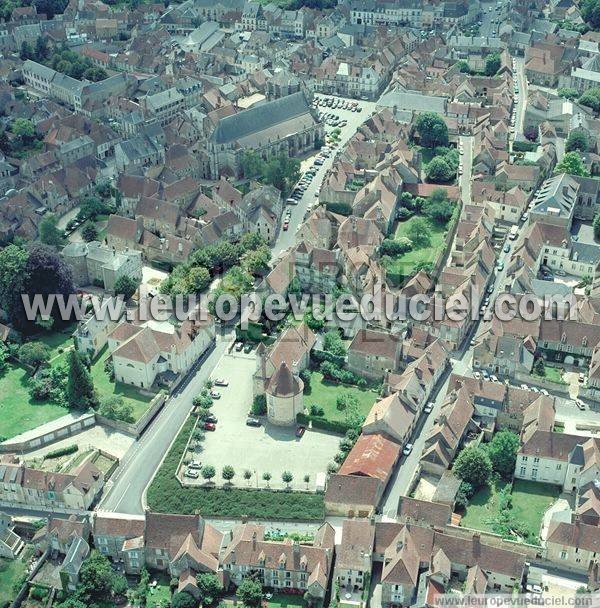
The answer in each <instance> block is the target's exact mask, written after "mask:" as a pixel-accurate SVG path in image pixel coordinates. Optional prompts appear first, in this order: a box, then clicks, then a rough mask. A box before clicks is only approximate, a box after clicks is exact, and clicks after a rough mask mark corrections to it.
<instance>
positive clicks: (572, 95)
mask: <svg viewBox="0 0 600 608" xmlns="http://www.w3.org/2000/svg"><path fill="white" fill-rule="evenodd" d="M557 93H558V94H559V96H560V97H563V98H564V99H569V100H573V99H577V98H578V97H579V91H578V90H577V89H572V88H570V87H560V88H559V89H558V91H557Z"/></svg>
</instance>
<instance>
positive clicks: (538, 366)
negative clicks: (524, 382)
mask: <svg viewBox="0 0 600 608" xmlns="http://www.w3.org/2000/svg"><path fill="white" fill-rule="evenodd" d="M533 371H534V373H535V374H536V376H541V377H544V376H545V375H546V366H545V364H544V359H543V358H542V357H539V358H538V359H536V360H535V363H534V364H533Z"/></svg>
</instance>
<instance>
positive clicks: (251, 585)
mask: <svg viewBox="0 0 600 608" xmlns="http://www.w3.org/2000/svg"><path fill="white" fill-rule="evenodd" d="M262 591H263V590H262V585H261V584H260V582H259V581H256V580H254V579H251V578H245V579H244V580H243V581H242V582H241V583H240V586H239V587H238V588H237V589H236V591H235V594H236V596H237V597H238V598H239V599H240V600H241V601H242V602H243V603H244V606H251V607H254V606H259V605H260V603H261V601H262Z"/></svg>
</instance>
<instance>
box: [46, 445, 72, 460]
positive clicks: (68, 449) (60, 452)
mask: <svg viewBox="0 0 600 608" xmlns="http://www.w3.org/2000/svg"><path fill="white" fill-rule="evenodd" d="M77 450H79V446H78V445H77V444H75V443H74V444H72V445H67V446H65V447H64V448H58V449H57V450H53V451H52V452H48V453H47V454H46V458H47V459H52V458H61V457H62V456H68V455H69V454H74V453H75V452H77Z"/></svg>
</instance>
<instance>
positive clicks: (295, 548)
mask: <svg viewBox="0 0 600 608" xmlns="http://www.w3.org/2000/svg"><path fill="white" fill-rule="evenodd" d="M292 547H293V551H294V557H298V556H299V555H300V543H299V542H298V541H297V540H295V541H294V544H293V545H292Z"/></svg>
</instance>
